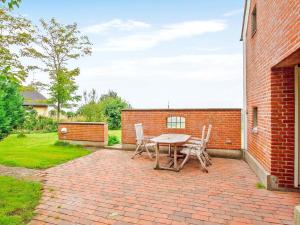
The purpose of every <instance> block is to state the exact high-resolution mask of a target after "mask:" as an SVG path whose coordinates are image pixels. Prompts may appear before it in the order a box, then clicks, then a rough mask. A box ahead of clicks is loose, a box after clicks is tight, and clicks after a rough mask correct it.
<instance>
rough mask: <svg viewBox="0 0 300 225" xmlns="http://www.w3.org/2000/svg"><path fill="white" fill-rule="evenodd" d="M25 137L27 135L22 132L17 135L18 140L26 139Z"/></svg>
mask: <svg viewBox="0 0 300 225" xmlns="http://www.w3.org/2000/svg"><path fill="white" fill-rule="evenodd" d="M25 137H26V135H25V134H24V133H22V132H21V133H19V134H18V135H17V138H25Z"/></svg>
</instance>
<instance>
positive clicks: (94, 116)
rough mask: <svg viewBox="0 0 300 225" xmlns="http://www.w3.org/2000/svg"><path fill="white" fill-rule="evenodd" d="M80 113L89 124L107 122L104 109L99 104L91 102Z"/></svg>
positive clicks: (81, 108) (80, 109) (82, 107)
mask: <svg viewBox="0 0 300 225" xmlns="http://www.w3.org/2000/svg"><path fill="white" fill-rule="evenodd" d="M78 113H79V114H80V115H82V116H84V117H85V120H86V121H87V122H105V121H106V117H105V116H104V115H103V107H102V105H101V104H99V103H94V102H90V103H88V104H85V105H83V106H81V107H80V108H79V110H78Z"/></svg>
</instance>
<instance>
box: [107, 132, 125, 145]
mask: <svg viewBox="0 0 300 225" xmlns="http://www.w3.org/2000/svg"><path fill="white" fill-rule="evenodd" d="M121 138H122V134H121V130H109V131H108V146H112V145H115V144H120V143H121V142H122V140H121Z"/></svg>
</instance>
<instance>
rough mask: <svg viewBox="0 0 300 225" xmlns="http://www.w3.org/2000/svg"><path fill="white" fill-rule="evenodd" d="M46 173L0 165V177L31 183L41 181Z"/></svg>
mask: <svg viewBox="0 0 300 225" xmlns="http://www.w3.org/2000/svg"><path fill="white" fill-rule="evenodd" d="M45 174H46V171H44V170H35V169H27V168H21V167H9V166H3V165H0V175H1V176H12V177H15V178H21V179H25V180H31V181H43V180H44V176H45Z"/></svg>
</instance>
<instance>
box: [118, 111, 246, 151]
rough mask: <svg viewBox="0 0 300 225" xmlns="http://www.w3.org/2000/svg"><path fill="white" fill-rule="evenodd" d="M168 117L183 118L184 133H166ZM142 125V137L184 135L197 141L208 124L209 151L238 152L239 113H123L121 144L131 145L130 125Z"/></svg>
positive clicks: (133, 136)
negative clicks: (201, 130) (168, 134)
mask: <svg viewBox="0 0 300 225" xmlns="http://www.w3.org/2000/svg"><path fill="white" fill-rule="evenodd" d="M169 116H183V117H185V120H186V122H185V129H174V128H172V129H168V128H167V126H166V120H167V117H169ZM136 123H142V124H143V128H144V133H145V135H149V136H157V135H160V134H162V133H185V134H190V135H192V136H195V137H200V133H201V132H200V128H201V127H202V126H203V125H206V126H208V124H212V126H213V127H212V134H211V139H210V143H209V146H208V147H209V148H214V149H236V150H240V149H241V110H240V109H232V110H231V109H195V110H189V109H186V110H168V109H167V110H124V111H122V143H123V144H135V130H134V124H136Z"/></svg>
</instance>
